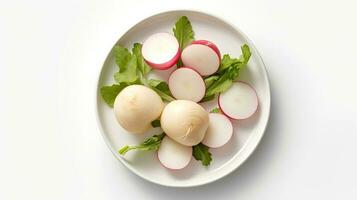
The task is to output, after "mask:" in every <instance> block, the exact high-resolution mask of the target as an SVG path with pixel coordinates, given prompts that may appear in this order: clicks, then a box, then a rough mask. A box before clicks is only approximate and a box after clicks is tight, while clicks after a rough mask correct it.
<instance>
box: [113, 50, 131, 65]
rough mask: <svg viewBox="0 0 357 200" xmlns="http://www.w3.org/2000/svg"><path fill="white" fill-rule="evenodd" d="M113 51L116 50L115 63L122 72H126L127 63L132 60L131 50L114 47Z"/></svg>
mask: <svg viewBox="0 0 357 200" xmlns="http://www.w3.org/2000/svg"><path fill="white" fill-rule="evenodd" d="M113 50H114V56H115V62H116V63H117V65H118V67H119V69H120V71H121V70H125V69H126V66H127V63H128V62H129V61H130V59H131V54H130V52H129V50H128V49H127V48H124V47H122V46H114V49H113Z"/></svg>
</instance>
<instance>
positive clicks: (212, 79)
mask: <svg viewBox="0 0 357 200" xmlns="http://www.w3.org/2000/svg"><path fill="white" fill-rule="evenodd" d="M218 78H219V76H210V77H208V78H206V79H205V85H206V88H208V87H209V86H211V85H212V83H214V82H215V81H216V80H217V79H218Z"/></svg>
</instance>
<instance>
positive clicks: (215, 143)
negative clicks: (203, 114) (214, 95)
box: [202, 113, 233, 148]
mask: <svg viewBox="0 0 357 200" xmlns="http://www.w3.org/2000/svg"><path fill="white" fill-rule="evenodd" d="M232 135H233V125H232V122H231V121H230V120H229V119H228V117H226V116H225V115H223V114H219V113H210V114H209V126H208V129H207V132H206V135H205V137H204V139H203V140H202V143H203V144H204V145H206V146H208V147H211V148H218V147H221V146H223V145H225V144H226V143H227V142H228V141H229V140H230V139H231V137H232Z"/></svg>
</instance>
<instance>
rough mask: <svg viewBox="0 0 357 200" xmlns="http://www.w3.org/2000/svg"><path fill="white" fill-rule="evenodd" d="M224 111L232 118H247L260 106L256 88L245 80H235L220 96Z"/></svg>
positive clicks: (220, 105)
mask: <svg viewBox="0 0 357 200" xmlns="http://www.w3.org/2000/svg"><path fill="white" fill-rule="evenodd" d="M218 104H219V107H220V109H221V110H222V112H223V113H224V114H225V115H227V116H228V117H230V118H232V119H246V118H249V117H250V116H252V115H253V114H254V113H255V111H256V110H257V108H258V97H257V94H256V92H255V90H254V89H253V88H252V87H251V86H250V85H248V84H247V83H244V82H235V83H233V85H232V86H231V87H230V88H229V89H228V90H227V91H226V92H224V93H221V94H220V95H219V98H218Z"/></svg>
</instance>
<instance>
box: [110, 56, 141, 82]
mask: <svg viewBox="0 0 357 200" xmlns="http://www.w3.org/2000/svg"><path fill="white" fill-rule="evenodd" d="M137 66H138V64H137V60H136V56H135V55H131V57H130V59H129V60H128V61H127V62H126V63H125V65H123V66H122V67H121V69H120V71H118V72H116V73H115V74H114V79H115V81H116V82H118V83H128V84H131V83H135V82H136V81H137V80H138V74H137V72H136V68H137Z"/></svg>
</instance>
